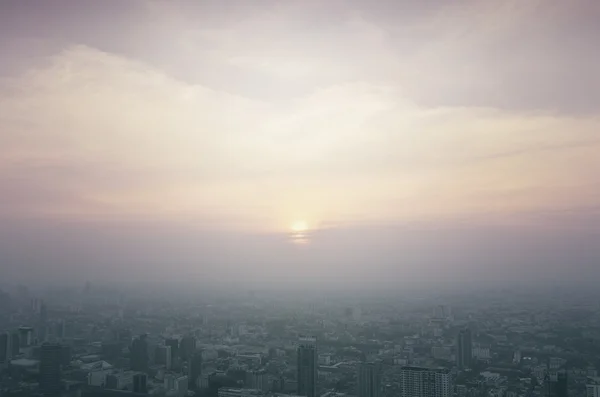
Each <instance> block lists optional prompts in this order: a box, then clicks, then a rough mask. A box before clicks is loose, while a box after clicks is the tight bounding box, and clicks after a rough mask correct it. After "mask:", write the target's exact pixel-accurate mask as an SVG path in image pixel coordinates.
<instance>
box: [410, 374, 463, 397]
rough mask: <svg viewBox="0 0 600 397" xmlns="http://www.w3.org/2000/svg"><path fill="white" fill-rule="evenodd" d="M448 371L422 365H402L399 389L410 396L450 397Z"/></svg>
mask: <svg viewBox="0 0 600 397" xmlns="http://www.w3.org/2000/svg"><path fill="white" fill-rule="evenodd" d="M451 390H452V388H451V381H450V371H449V370H447V369H433V368H422V367H402V369H401V370H400V391H401V395H402V396H410V397H450V396H451Z"/></svg>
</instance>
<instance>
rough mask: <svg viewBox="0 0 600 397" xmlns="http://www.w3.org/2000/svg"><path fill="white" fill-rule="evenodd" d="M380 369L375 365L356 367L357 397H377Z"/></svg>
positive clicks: (379, 387)
mask: <svg viewBox="0 0 600 397" xmlns="http://www.w3.org/2000/svg"><path fill="white" fill-rule="evenodd" d="M380 389H381V369H380V366H379V364H377V363H360V364H359V365H358V393H357V394H358V397H379V392H380Z"/></svg>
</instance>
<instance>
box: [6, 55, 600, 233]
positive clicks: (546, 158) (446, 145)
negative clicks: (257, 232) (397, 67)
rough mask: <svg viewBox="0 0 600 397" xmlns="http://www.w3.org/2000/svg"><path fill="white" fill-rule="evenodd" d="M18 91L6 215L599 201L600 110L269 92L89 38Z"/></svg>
mask: <svg viewBox="0 0 600 397" xmlns="http://www.w3.org/2000/svg"><path fill="white" fill-rule="evenodd" d="M4 92H6V95H3V96H2V97H1V98H0V105H1V106H0V109H1V110H0V123H1V125H2V126H3V129H4V131H6V132H5V133H3V134H2V136H0V140H1V142H0V143H1V144H2V151H1V157H0V160H1V171H0V183H1V184H2V187H3V190H5V191H9V192H10V194H9V195H7V196H6V197H5V198H4V200H5V204H6V205H4V206H3V207H2V208H4V209H5V210H6V211H7V212H6V213H5V214H4V215H8V214H12V215H13V216H14V215H15V213H16V212H17V213H21V214H30V215H31V214H40V216H50V214H60V215H61V216H69V213H70V214H71V215H70V216H74V217H78V218H81V217H83V218H85V217H86V216H88V217H94V216H98V215H102V214H104V215H107V214H108V215H110V214H112V215H116V214H121V215H125V214H140V215H141V214H146V216H150V217H158V218H168V217H182V216H192V217H198V218H202V217H204V216H209V215H211V216H216V217H217V218H218V217H219V216H220V217H222V218H223V220H224V223H227V224H230V222H233V224H234V225H235V222H236V220H237V222H239V223H240V224H243V225H247V226H244V227H255V228H258V229H264V228H267V229H272V228H284V227H287V225H288V224H289V223H290V222H292V221H294V220H296V219H304V218H306V219H307V221H309V222H311V223H312V224H319V223H320V222H344V221H348V219H350V220H352V219H356V220H359V219H364V217H365V216H368V217H369V218H371V219H389V220H394V221H402V220H407V219H418V218H423V217H425V218H428V217H435V216H452V215H456V216H460V215H461V214H472V213H486V212H489V211H492V212H500V213H507V212H511V211H512V212H514V211H517V212H518V211H528V210H532V209H534V208H540V207H541V208H548V209H552V208H555V207H556V208H564V207H565V206H569V205H571V206H575V207H585V206H587V205H589V204H590V203H592V202H593V200H596V199H597V197H596V196H595V195H594V193H593V191H594V189H591V190H590V189H588V187H589V186H595V184H597V182H598V181H597V178H596V177H595V176H594V174H593V173H592V172H591V170H593V169H596V168H599V167H600V164H599V163H598V162H599V161H600V160H598V159H597V156H596V153H597V151H598V149H600V148H599V146H600V145H599V143H598V138H597V131H598V127H599V120H598V119H597V118H594V117H583V116H581V117H575V116H571V117H567V116H560V115H553V114H551V113H547V112H545V113H544V112H541V113H540V112H537V113H531V112H515V111H508V110H499V109H493V108H485V107H483V108H479V107H469V108H464V107H438V108H426V107H422V106H420V105H418V104H416V103H415V102H413V101H411V100H410V99H408V98H407V97H405V96H404V95H403V92H402V91H401V90H398V89H395V88H393V87H389V86H381V85H377V84H372V83H368V82H353V83H345V84H337V85H331V86H328V87H326V88H322V89H316V90H313V91H312V92H311V93H310V94H307V95H305V96H303V97H298V98H296V99H294V100H291V101H288V102H286V103H276V102H266V101H260V100H257V99H248V98H245V97H242V96H240V95H235V94H229V93H225V92H222V91H217V90H214V89H209V88H207V87H205V86H202V85H198V84H190V83H187V82H184V81H181V80H178V79H176V78H173V77H171V76H169V75H167V74H165V73H164V72H163V71H160V70H159V69H156V68H153V67H151V66H148V65H146V64H143V63H141V62H139V61H133V60H129V59H126V58H123V57H120V56H116V55H113V54H108V53H106V52H102V51H99V50H96V49H93V48H89V47H85V46H74V47H71V48H69V49H67V50H65V51H63V52H61V53H60V54H57V55H56V56H54V57H51V58H50V59H48V62H47V63H46V64H45V66H43V67H40V68H37V69H34V70H30V71H28V72H27V73H26V74H25V75H23V76H21V77H19V78H17V79H14V80H12V81H10V84H9V85H8V86H7V90H6V91H4ZM27 197H29V198H30V199H25V198H27ZM567 197H568V199H567ZM242 198H243V199H242ZM15 211H16V212H15ZM366 214H368V215H366ZM248 225H250V226H248ZM252 225H253V226H252Z"/></svg>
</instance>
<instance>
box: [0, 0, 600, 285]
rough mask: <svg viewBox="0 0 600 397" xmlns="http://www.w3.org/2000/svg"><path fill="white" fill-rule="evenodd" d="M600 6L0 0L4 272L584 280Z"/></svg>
mask: <svg viewBox="0 0 600 397" xmlns="http://www.w3.org/2000/svg"><path fill="white" fill-rule="evenodd" d="M417 3H418V4H417ZM599 18H600V3H598V2H596V1H594V0H574V1H569V2H565V1H559V0H545V1H542V0H535V1H533V0H532V1H529V0H528V1H521V0H519V1H517V0H506V1H501V2H500V1H496V0H481V1H474V0H471V1H466V0H461V1H454V2H448V1H442V0H426V1H420V2H415V1H408V0H395V1H391V0H390V1H388V0H385V1H377V2H371V1H359V0H347V1H341V0H340V1H338V0H334V1H289V2H283V1H267V0H265V1H260V2H259V1H233V0H231V1H217V0H214V1H172V2H170V1H159V0H156V1H150V0H148V1H142V0H131V1H122V0H118V1H117V0H105V1H95V2H92V1H78V0H71V1H67V0H55V1H52V2H50V1H48V2H34V1H16V0H14V1H10V0H9V1H3V2H2V3H1V5H0V59H1V62H0V192H1V195H0V219H1V220H0V273H1V274H2V279H3V280H5V281H7V282H39V281H44V282H55V283H62V282H65V283H66V282H71V281H78V280H92V281H94V282H110V281H129V282H142V281H143V282H153V281H160V282H161V283H174V284H175V285H177V284H178V283H186V284H189V283H191V284H194V285H198V286H201V285H207V284H210V285H212V286H215V285H232V284H236V283H237V284H240V285H241V284H243V285H247V286H252V287H256V286H268V285H279V286H282V285H285V286H295V287H307V286H327V287H328V288H338V287H343V288H349V287H364V288H372V289H376V288H384V287H385V288H388V287H390V288H403V287H406V286H412V287H415V286H417V287H420V286H423V287H424V286H431V285H438V286H439V285H453V286H456V285H462V286H465V285H471V286H472V285H503V284H514V283H531V284H540V283H541V284H544V283H580V284H581V283H584V282H586V281H585V280H588V281H589V282H590V283H592V282H593V281H592V280H594V277H597V276H599V275H600V271H599V270H600V266H599V262H600V248H599V245H598V243H597V242H598V241H599V240H598V238H599V237H600V233H599V231H600V227H599V225H600V223H599V221H600V216H599V214H600V212H599V208H600V207H599V203H600V171H599V170H600V112H599V111H600V74H599V73H598V70H600V52H599V51H598V47H597V46H598V43H597V38H598V37H600V25H599V24H598V22H597V21H598V20H599Z"/></svg>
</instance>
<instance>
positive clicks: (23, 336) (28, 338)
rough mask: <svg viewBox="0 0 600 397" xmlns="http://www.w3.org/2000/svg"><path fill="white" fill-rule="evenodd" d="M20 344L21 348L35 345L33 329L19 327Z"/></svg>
mask: <svg viewBox="0 0 600 397" xmlns="http://www.w3.org/2000/svg"><path fill="white" fill-rule="evenodd" d="M19 343H20V344H21V347H29V346H31V345H32V344H33V328H31V327H19Z"/></svg>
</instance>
